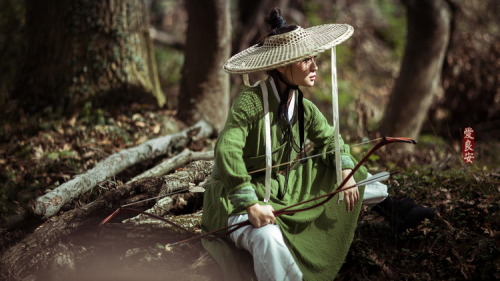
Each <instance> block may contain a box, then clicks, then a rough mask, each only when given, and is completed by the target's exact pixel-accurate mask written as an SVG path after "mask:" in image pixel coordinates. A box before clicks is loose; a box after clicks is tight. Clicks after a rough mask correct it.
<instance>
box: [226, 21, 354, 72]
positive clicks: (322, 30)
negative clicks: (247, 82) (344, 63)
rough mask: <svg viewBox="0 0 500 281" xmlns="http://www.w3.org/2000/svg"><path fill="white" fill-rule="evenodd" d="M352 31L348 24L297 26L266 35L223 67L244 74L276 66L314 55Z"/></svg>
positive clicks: (342, 40) (348, 35) (330, 46)
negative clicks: (261, 42)
mask: <svg viewBox="0 0 500 281" xmlns="http://www.w3.org/2000/svg"><path fill="white" fill-rule="evenodd" d="M353 32H354V28H353V27H352V26H350V25H348V24H324V25H318V26H313V27H309V28H306V29H303V28H301V27H298V28H297V29H295V30H293V31H290V32H287V33H283V34H279V35H274V36H270V37H268V38H266V40H265V41H264V43H263V44H262V45H258V44H256V45H254V46H252V47H249V48H247V49H245V50H243V51H241V52H239V53H238V54H236V55H234V56H232V57H231V58H230V59H229V60H228V61H227V62H226V64H225V65H224V70H225V71H226V72H228V73H232V74H246V73H252V72H257V71H266V70H271V69H276V68H279V67H282V66H285V65H288V64H291V63H294V62H298V61H301V60H304V59H306V58H310V57H313V56H316V55H318V54H320V53H322V52H324V51H326V50H328V49H330V48H332V47H333V46H336V45H338V44H340V43H342V42H344V41H345V40H347V39H348V38H349V37H351V35H352V34H353Z"/></svg>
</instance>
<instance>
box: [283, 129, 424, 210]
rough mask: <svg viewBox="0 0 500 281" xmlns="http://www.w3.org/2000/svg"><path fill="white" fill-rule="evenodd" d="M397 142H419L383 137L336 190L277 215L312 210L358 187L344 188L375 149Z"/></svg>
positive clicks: (288, 207) (289, 207) (291, 206)
mask: <svg viewBox="0 0 500 281" xmlns="http://www.w3.org/2000/svg"><path fill="white" fill-rule="evenodd" d="M396 142H401V143H411V144H416V143H417V142H416V141H415V140H414V139H410V138H395V137H383V138H382V140H381V141H380V142H379V143H377V144H376V145H375V146H374V147H372V149H370V151H368V153H366V154H365V156H364V157H363V158H361V160H360V161H359V162H358V164H357V165H356V166H355V167H354V168H353V169H352V170H351V172H350V173H349V174H348V175H347V177H345V179H344V180H343V181H342V182H341V183H340V185H339V186H338V187H337V189H336V190H335V191H333V192H331V193H327V194H324V195H321V196H318V197H315V198H312V199H309V200H306V201H303V202H299V203H297V204H293V205H290V206H287V207H285V208H282V209H280V210H277V211H275V215H276V214H278V215H281V214H292V213H296V212H301V211H305V210H310V209H313V208H316V207H319V206H321V205H323V204H325V203H326V202H328V201H329V200H331V199H332V198H333V197H334V196H335V194H337V193H339V192H342V191H345V190H348V189H351V188H354V187H356V186H357V185H353V186H349V187H345V188H344V186H345V185H346V183H347V181H348V180H349V178H350V177H352V176H353V175H354V173H356V171H357V170H359V168H360V167H361V165H363V164H364V163H365V162H366V161H367V160H368V158H369V157H370V156H371V155H372V154H373V153H375V151H377V150H378V149H380V148H381V147H383V146H385V145H387V144H390V143H396ZM321 198H325V199H324V200H323V201H321V202H319V203H317V204H314V205H313V206H310V207H306V208H302V209H295V210H289V209H291V208H294V207H298V206H300V205H303V204H306V203H309V202H311V201H315V200H318V199H321ZM287 210H288V211H287Z"/></svg>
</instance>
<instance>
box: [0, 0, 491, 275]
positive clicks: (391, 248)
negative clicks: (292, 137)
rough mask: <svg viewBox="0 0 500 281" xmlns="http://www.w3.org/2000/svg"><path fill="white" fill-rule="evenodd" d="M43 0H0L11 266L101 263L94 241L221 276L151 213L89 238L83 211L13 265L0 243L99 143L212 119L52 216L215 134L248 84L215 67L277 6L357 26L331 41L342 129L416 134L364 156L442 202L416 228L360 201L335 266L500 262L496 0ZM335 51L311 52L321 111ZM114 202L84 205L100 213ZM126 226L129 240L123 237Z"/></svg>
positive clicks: (0, 152)
mask: <svg viewBox="0 0 500 281" xmlns="http://www.w3.org/2000/svg"><path fill="white" fill-rule="evenodd" d="M42 2H44V1H34V0H31V1H29V0H26V1H13V0H1V1H0V62H1V63H0V117H1V124H0V125H1V128H0V184H1V186H0V187H1V189H0V212H1V214H2V216H1V217H2V220H1V228H0V231H1V237H2V239H1V244H0V250H1V252H2V254H3V256H2V276H6V277H5V278H7V280H16V279H15V278H20V279H19V280H45V279H44V278H47V279H49V280H50V279H52V278H53V276H54V274H55V272H59V273H61V272H63V273H64V274H66V273H68V272H69V273H75V272H76V273H80V272H83V271H85V270H88V269H89V268H90V269H95V266H96V264H95V263H96V262H95V263H91V262H89V260H92V259H96V256H98V254H99V253H101V254H102V253H103V252H104V251H105V250H104V249H106V251H107V250H109V249H112V250H111V252H112V254H109V255H108V254H106V255H102V256H103V257H102V258H100V259H99V261H100V262H103V259H105V258H106V259H108V260H105V261H104V264H106V265H108V266H109V265H110V264H112V266H116V267H117V268H119V269H120V271H124V272H128V270H131V271H133V272H134V274H140V276H142V277H144V276H147V278H151V280H157V279H155V278H160V277H159V276H161V275H164V274H169V276H172V278H174V277H175V278H178V277H179V276H182V277H180V278H181V279H183V280H191V279H192V280H195V279H196V280H199V279H200V278H202V279H203V278H206V280H210V279H211V278H212V279H213V280H217V278H219V277H220V272H218V271H217V270H216V269H214V268H216V267H214V266H213V265H214V263H213V261H211V260H210V259H209V258H208V257H207V256H206V255H204V254H203V250H201V248H200V246H199V244H194V245H192V247H186V248H183V249H182V250H179V251H175V250H174V251H173V252H168V251H166V249H165V247H164V244H165V240H164V239H165V238H164V237H163V236H161V235H157V233H156V232H155V231H152V230H151V229H152V228H151V227H152V226H151V225H149V226H143V228H141V226H137V227H135V228H134V230H130V229H128V228H126V229H114V230H113V231H114V232H113V231H112V232H111V234H109V233H107V235H105V236H104V237H102V236H99V237H94V236H89V234H88V233H87V232H92V230H89V229H92V226H91V225H92V224H90V223H87V224H85V227H83V228H82V229H79V230H78V231H73V232H71V233H67V235H66V236H61V237H59V238H58V239H57V243H54V242H51V244H50V245H47V246H48V247H52V248H53V249H54V250H53V251H52V252H50V254H40V256H39V258H37V259H35V260H36V261H37V262H35V263H33V264H30V265H29V266H25V267H22V269H21V268H20V267H18V268H17V271H16V269H12V268H9V265H12V263H9V260H8V259H9V258H12V257H13V256H14V254H13V253H14V252H15V251H14V250H13V249H15V248H16V247H19V245H20V244H22V243H23V241H24V240H23V239H26V237H29V236H30V235H34V234H36V231H37V229H40V226H46V225H47V223H50V221H51V219H47V218H46V217H44V216H40V215H37V214H33V202H34V200H35V199H36V198H37V197H39V196H42V195H43V194H44V193H45V192H47V191H50V190H54V189H56V188H57V187H58V186H61V185H62V184H63V183H65V182H68V181H70V180H71V179H72V178H74V177H75V176H76V175H79V174H83V173H85V172H86V171H88V170H90V169H91V168H93V167H95V165H96V164H97V163H99V162H100V161H102V160H104V159H106V157H108V156H110V155H113V154H114V153H118V152H120V151H122V150H124V149H128V148H132V147H135V146H138V145H141V144H143V143H145V142H147V141H148V140H150V139H153V138H156V137H160V136H163V135H167V134H174V133H176V132H179V131H181V130H183V129H185V128H187V127H189V126H191V125H193V124H195V123H196V122H197V121H199V120H201V119H205V120H208V121H210V122H211V123H212V124H213V126H214V133H213V134H211V135H210V136H207V137H203V138H201V139H197V140H196V141H193V142H191V143H190V144H188V145H182V147H175V148H173V149H170V150H169V151H168V153H166V154H165V155H161V156H157V157H154V158H152V159H149V160H147V161H143V162H141V163H138V164H136V165H134V166H132V167H129V168H127V169H125V170H124V171H121V172H120V173H118V174H116V175H113V176H112V177H108V178H107V179H106V180H105V181H102V182H100V183H99V184H98V185H96V186H95V187H93V188H92V189H91V190H90V191H89V192H86V193H85V194H84V195H82V196H80V197H78V198H76V199H74V200H72V201H71V202H69V203H67V204H65V205H64V206H62V208H61V210H60V211H59V212H58V213H57V214H55V216H56V217H57V216H60V215H61V214H63V213H65V212H69V211H70V210H74V209H78V208H82V207H83V206H86V205H87V204H90V203H91V202H93V201H94V200H97V199H96V198H102V197H103V196H105V194H106V193H107V192H109V191H112V190H116V189H119V188H120V187H121V186H123V185H124V183H126V182H127V181H129V180H130V179H131V178H133V177H134V176H135V175H136V174H137V173H139V172H140V171H143V170H146V169H148V168H150V167H153V166H154V165H156V164H157V163H159V162H161V161H162V160H163V159H165V158H169V157H173V156H175V155H177V154H179V153H180V152H181V151H182V149H183V148H185V147H188V148H190V149H192V150H203V151H210V150H211V149H213V145H214V143H215V141H216V132H217V130H220V128H221V127H222V126H223V121H224V119H225V116H226V114H227V109H228V107H229V104H230V102H231V100H232V99H234V97H235V96H236V95H237V93H238V91H239V90H241V89H242V87H243V86H242V81H241V78H240V77H236V76H229V75H227V74H224V73H223V72H222V71H221V65H222V63H224V62H225V60H227V58H228V57H229V56H230V55H231V54H234V53H236V52H238V51H240V50H242V49H244V48H245V47H247V46H249V45H251V44H252V43H253V42H255V40H256V39H257V38H259V37H261V36H262V35H264V34H265V33H266V31H267V26H266V25H265V24H264V22H263V18H264V16H265V15H266V14H267V12H268V11H269V10H270V8H272V7H275V6H277V7H281V8H282V12H283V14H284V16H285V18H287V19H288V21H289V23H291V24H299V25H301V26H304V27H308V26H313V25H317V24H322V23H333V22H337V23H349V24H351V25H352V26H354V29H355V33H354V35H353V36H352V37H351V38H350V39H349V40H348V41H346V42H345V43H343V44H342V45H340V46H338V47H337V64H338V65H337V67H338V75H339V106H340V116H341V118H340V121H341V127H340V128H341V134H342V135H343V137H344V139H345V140H346V141H347V142H348V143H351V144H357V143H360V142H364V141H367V140H370V139H374V138H377V137H379V136H380V135H391V136H404V137H413V138H416V139H417V140H418V141H419V143H418V145H417V146H416V147H414V148H413V149H409V148H408V147H407V146H402V147H399V146H396V147H390V146H389V147H387V148H385V149H384V150H383V151H381V152H379V153H377V154H376V155H374V156H372V157H371V158H370V159H369V161H368V164H367V166H369V167H370V169H371V170H372V171H373V172H377V171H381V170H388V171H393V170H399V174H398V175H396V176H394V177H393V179H391V182H390V183H391V185H392V186H393V188H392V190H391V193H392V194H393V195H395V196H404V195H410V196H412V197H413V198H415V199H416V200H417V201H418V202H419V203H420V204H422V205H425V206H430V207H433V208H436V209H437V210H438V211H439V215H438V217H437V218H436V219H434V220H432V221H426V222H424V224H423V225H421V226H420V227H418V228H416V229H412V230H409V231H407V232H405V233H394V232H393V231H392V230H391V227H390V225H388V224H387V223H386V222H384V221H383V220H382V219H381V218H380V217H377V215H376V214H374V213H372V212H370V210H369V209H365V211H364V212H363V215H362V218H361V219H360V223H359V227H358V230H357V235H356V238H355V241H354V243H353V246H352V248H351V252H350V254H349V256H348V258H347V261H346V264H345V265H344V267H343V268H342V271H341V272H340V273H339V276H338V277H337V280H382V279H392V280H402V279H404V280H471V279H474V280H498V279H499V278H500V272H499V268H500V262H499V258H498V257H499V252H498V247H499V242H498V233H499V232H498V225H499V217H498V201H499V200H498V199H499V196H498V191H499V190H500V183H499V182H500V168H499V164H500V160H499V158H498V153H499V152H500V90H499V87H498V85H499V84H498V80H499V75H500V74H499V73H500V72H499V71H498V70H499V65H500V60H499V54H500V43H499V42H500V41H499V40H498V39H499V36H500V32H499V23H498V19H497V18H496V17H495V16H496V15H498V14H499V12H500V7H499V6H500V5H499V4H498V1H495V0H486V1H480V0H475V1H465V0H463V1H462V0H447V1H445V0H439V1H431V0H428V1H425V0H422V1H412V0H402V1H397V0H366V1H362V0H354V1H341V0H330V1H326V0H315V1H301V0H281V1H271V0H260V1H248V0H240V1H222V0H212V1H204V2H199V1H181V0H161V1H160V0H150V1H122V2H115V1H102V2H101V3H97V2H96V3H93V2H92V1H83V0H79V1H73V2H71V3H70V2H69V1H68V2H63V3H64V4H63V3H59V2H58V3H56V1H53V2H44V3H42ZM408 42H410V44H409V45H408ZM329 55H330V54H329V53H325V54H324V55H322V56H320V58H319V60H318V61H319V68H320V70H321V72H320V75H319V76H320V78H319V80H318V86H316V87H315V88H314V89H313V90H312V91H307V90H306V91H305V95H306V97H307V98H309V99H311V100H313V102H314V103H315V104H317V105H318V107H319V108H320V109H321V110H322V111H323V113H324V114H325V116H327V117H329V118H331V117H330V116H332V113H331V98H330V87H331V82H330V81H329V79H328V77H329V69H330V65H329V63H330V59H329ZM251 78H252V80H253V81H256V80H257V79H259V78H260V76H252V77H251ZM214 109H217V110H214ZM467 127H471V128H472V129H473V130H474V132H475V147H474V161H473V163H471V164H467V163H464V160H463V159H462V136H463V130H464V129H465V128H467ZM369 148H370V145H369V144H368V145H362V146H353V153H354V154H355V155H356V156H357V157H362V155H363V154H364V153H366V151H367V150H368V149H369ZM197 200H198V203H190V204H188V206H187V207H186V206H184V207H183V208H184V210H183V211H179V210H177V211H175V212H169V213H168V214H166V216H167V217H170V218H171V217H176V215H180V216H183V218H186V216H187V218H188V221H189V222H190V223H192V224H193V226H192V227H194V228H195V229H197V227H198V225H199V211H200V206H199V205H200V204H199V200H200V198H197ZM194 201H196V200H194ZM113 207H114V208H115V209H116V206H115V204H114V203H113V204H111V203H110V206H109V207H107V208H104V209H101V210H100V213H99V214H98V215H96V214H92V216H89V218H88V221H91V222H95V221H96V220H99V219H102V218H104V217H105V216H106V215H109V214H110V213H111V212H112V211H113ZM193 221H194V222H193ZM158 224H160V223H156V226H158ZM161 229H162V230H163V231H165V229H166V228H161ZM130 232H134V233H136V232H138V234H134V235H138V236H137V237H139V238H137V239H135V241H134V242H132V241H130V239H125V238H124V237H126V236H127V235H128V234H127V233H130ZM89 237H92V239H90V238H89ZM172 237H176V236H175V235H174V234H172V235H171V236H170V238H172ZM84 238H85V239H84ZM124 240H126V241H124ZM132 240H134V239H132ZM120 241H121V242H120ZM127 243H128V244H130V245H128V247H126V246H124V245H123V244H127ZM117 244H120V245H121V246H117ZM61 245H63V246H61ZM56 246H57V247H56ZM61 253H66V254H67V253H71V256H72V257H73V258H72V261H73V262H72V264H73V266H68V264H67V263H66V264H65V265H64V266H62V268H58V267H57V266H56V267H54V260H57V257H58V255H59V256H60V255H61ZM174 257H175V258H174ZM173 260H175V262H173ZM196 263H198V265H197V266H193V265H194V264H196ZM111 268H112V267H111ZM137 268H143V269H144V268H148V269H154V270H136V269H137ZM13 271H14V272H16V274H17V275H16V274H12V272H13ZM117 271H118V270H117ZM95 272H99V270H97V269H95ZM152 272H155V273H152ZM69 273H68V274H69ZM96 274H97V273H96ZM134 274H131V275H130V276H135V275H134ZM130 276H128V277H130ZM128 277H127V278H128ZM12 278H14V279H12ZM27 278H28V279H27ZM30 278H31V279H30ZM130 278H133V277H130Z"/></svg>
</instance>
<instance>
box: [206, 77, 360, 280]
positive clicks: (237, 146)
mask: <svg viewBox="0 0 500 281" xmlns="http://www.w3.org/2000/svg"><path fill="white" fill-rule="evenodd" d="M266 83H267V86H268V89H271V87H274V85H271V84H272V83H273V82H270V81H269V80H268V81H267V82H266ZM295 101H297V98H295ZM278 106H279V101H278V100H277V97H276V96H275V95H274V94H273V93H272V91H270V94H269V110H270V112H269V114H270V121H271V136H272V137H271V138H272V159H273V165H276V164H279V163H283V162H286V159H287V158H288V157H287V156H286V155H284V154H285V153H284V152H285V150H286V149H285V146H286V145H287V144H286V143H284V139H283V134H282V131H281V128H280V126H279V125H278V118H277V114H276V111H277V108H278ZM296 109H297V104H295V113H294V115H293V116H294V117H293V119H292V131H293V137H294V139H295V142H296V143H299V128H298V127H299V126H298V122H297V114H296ZM304 117H305V118H304V128H305V129H304V131H305V132H304V133H305V138H307V139H309V140H310V141H311V142H313V143H314V145H315V150H316V151H315V153H324V154H323V156H321V157H316V158H312V159H309V160H307V162H305V163H303V164H302V163H298V164H294V165H292V167H291V169H290V172H289V178H288V188H287V189H285V186H284V185H285V175H284V173H283V171H284V170H286V166H281V167H276V168H273V171H272V181H271V198H270V200H269V202H268V203H264V202H263V198H264V193H265V186H264V174H265V173H264V172H261V173H257V174H251V175H249V172H251V171H254V170H257V169H262V168H265V145H266V137H265V122H264V109H263V98H262V91H261V88H260V87H258V86H257V87H250V88H247V89H246V90H244V91H243V92H242V93H240V94H239V95H238V97H237V98H236V100H235V101H234V103H233V105H232V107H231V110H230V112H229V116H228V119H227V122H226V125H225V127H224V129H223V130H222V132H221V134H220V136H219V139H218V142H217V145H216V148H215V165H214V171H213V174H212V179H211V181H210V184H209V186H208V187H207V188H206V191H205V198H204V207H203V218H202V229H203V231H205V232H208V231H212V230H215V229H218V228H221V227H224V226H227V220H228V216H229V215H232V214H238V213H244V212H245V208H246V207H248V206H250V205H253V204H255V203H259V204H270V205H272V206H273V208H274V209H275V210H279V209H281V208H284V207H287V206H289V205H292V204H295V203H298V202H302V201H305V200H308V199H310V198H313V197H316V196H319V195H322V194H326V193H328V192H332V191H333V190H334V189H335V188H336V182H337V180H336V175H335V174H336V173H335V165H334V163H335V161H334V158H335V157H334V155H333V153H331V151H333V149H334V137H333V135H334V133H333V128H332V126H330V125H329V124H328V122H327V120H326V118H325V117H324V116H323V114H322V113H321V112H320V111H319V110H318V108H317V107H316V106H315V105H314V104H312V103H311V102H310V101H309V100H307V99H304ZM340 143H341V154H342V157H341V159H342V169H352V168H353V167H354V165H355V164H356V163H357V162H356V160H355V159H354V158H353V157H352V156H351V155H350V152H349V147H348V146H347V145H345V144H344V142H343V141H342V140H340ZM326 152H329V153H326ZM297 154H298V153H297V152H296V151H295V150H294V149H291V156H290V159H295V158H296V157H297V156H298V155H297ZM354 178H355V180H356V182H358V181H360V180H362V179H365V178H366V169H365V168H362V169H359V170H358V171H357V172H356V173H355V176H354ZM285 190H286V194H283V193H284V191H285ZM359 192H360V196H361V197H360V200H359V202H358V203H357V204H356V206H355V208H354V210H353V211H352V212H347V211H346V206H345V203H344V202H340V203H339V201H338V194H337V195H336V196H335V197H334V198H333V199H332V200H330V201H328V203H326V204H324V205H321V206H320V207H316V208H314V209H311V210H308V211H304V212H298V213H294V214H291V215H283V216H278V217H277V218H276V223H277V224H278V225H279V226H280V228H281V231H282V233H283V236H284V239H285V242H286V244H287V245H288V248H289V249H290V251H291V253H292V255H293V257H294V258H295V261H296V262H297V264H298V265H299V267H300V269H301V270H302V273H303V275H304V280H333V279H334V278H335V276H336V275H337V272H338V271H339V269H340V267H341V266H342V263H343V261H344V259H345V257H346V255H347V252H348V250H349V247H350V245H351V242H352V239H353V235H354V231H355V228H356V223H357V219H358V215H359V212H360V209H361V201H362V199H361V198H362V196H363V192H364V187H360V189H359ZM314 203H317V202H314ZM312 204H313V203H311V204H310V205H312ZM302 207H305V206H302ZM203 246H204V247H205V248H206V249H207V251H208V252H209V253H210V254H211V255H212V256H213V257H214V259H215V260H216V261H217V263H218V264H219V265H220V266H221V268H222V270H223V272H224V276H225V278H226V280H255V279H256V278H255V275H254V273H253V262H252V258H251V256H250V254H249V253H248V252H247V251H245V250H241V249H236V247H235V246H234V243H233V242H232V241H230V240H229V237H226V238H218V239H210V238H209V239H204V240H203ZM284 280H286V276H284Z"/></svg>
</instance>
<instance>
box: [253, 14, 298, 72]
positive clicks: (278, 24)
mask: <svg viewBox="0 0 500 281" xmlns="http://www.w3.org/2000/svg"><path fill="white" fill-rule="evenodd" d="M265 21H266V23H267V24H269V26H270V27H271V31H269V33H267V34H266V35H265V36H264V37H263V38H261V39H260V40H259V41H258V45H259V46H261V45H262V44H263V43H264V41H265V40H266V38H268V37H270V36H274V35H278V34H283V33H287V32H290V31H292V30H295V29H297V28H298V26H297V25H287V24H286V20H285V18H283V17H282V16H281V10H280V9H279V8H273V9H272V10H271V12H269V15H268V16H267V17H266V19H265ZM266 73H267V75H269V76H271V77H273V78H274V79H276V78H278V75H280V74H279V72H278V71H277V70H276V69H273V70H268V71H266Z"/></svg>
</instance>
